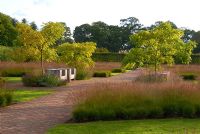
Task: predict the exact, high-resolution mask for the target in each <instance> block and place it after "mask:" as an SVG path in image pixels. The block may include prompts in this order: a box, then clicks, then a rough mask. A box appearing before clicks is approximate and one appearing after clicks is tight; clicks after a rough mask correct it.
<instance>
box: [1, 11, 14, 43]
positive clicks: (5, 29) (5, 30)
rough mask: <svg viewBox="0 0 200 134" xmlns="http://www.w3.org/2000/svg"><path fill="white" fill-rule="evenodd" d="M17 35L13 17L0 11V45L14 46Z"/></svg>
mask: <svg viewBox="0 0 200 134" xmlns="http://www.w3.org/2000/svg"><path fill="white" fill-rule="evenodd" d="M17 35H18V33H17V30H16V28H15V26H14V24H13V21H12V18H11V17H9V16H7V15H5V14H3V13H0V45H3V46H14V45H15V40H16V38H17Z"/></svg>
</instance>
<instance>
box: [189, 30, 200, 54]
mask: <svg viewBox="0 0 200 134" xmlns="http://www.w3.org/2000/svg"><path fill="white" fill-rule="evenodd" d="M191 40H193V41H195V42H196V43H197V47H196V48H195V49H194V51H193V52H194V53H200V31H198V32H195V33H194V34H193V36H192V39H191Z"/></svg>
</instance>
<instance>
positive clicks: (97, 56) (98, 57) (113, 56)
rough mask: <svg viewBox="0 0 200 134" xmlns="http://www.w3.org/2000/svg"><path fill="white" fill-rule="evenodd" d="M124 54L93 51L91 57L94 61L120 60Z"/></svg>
mask: <svg viewBox="0 0 200 134" xmlns="http://www.w3.org/2000/svg"><path fill="white" fill-rule="evenodd" d="M125 56H126V54H123V53H93V54H92V59H93V60H94V61H105V62H121V61H122V60H123V59H124V57H125Z"/></svg>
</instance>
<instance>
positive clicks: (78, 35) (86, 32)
mask: <svg viewBox="0 0 200 134" xmlns="http://www.w3.org/2000/svg"><path fill="white" fill-rule="evenodd" d="M73 37H74V40H75V42H88V41H92V32H91V26H90V25H89V24H83V25H80V26H77V27H76V28H75V30H74V34H73Z"/></svg>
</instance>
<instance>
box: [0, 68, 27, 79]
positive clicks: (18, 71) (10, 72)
mask: <svg viewBox="0 0 200 134" xmlns="http://www.w3.org/2000/svg"><path fill="white" fill-rule="evenodd" d="M28 72H30V70H28V69H23V68H8V69H2V70H0V75H1V76H3V77H22V76H23V75H25V74H26V73H28Z"/></svg>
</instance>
